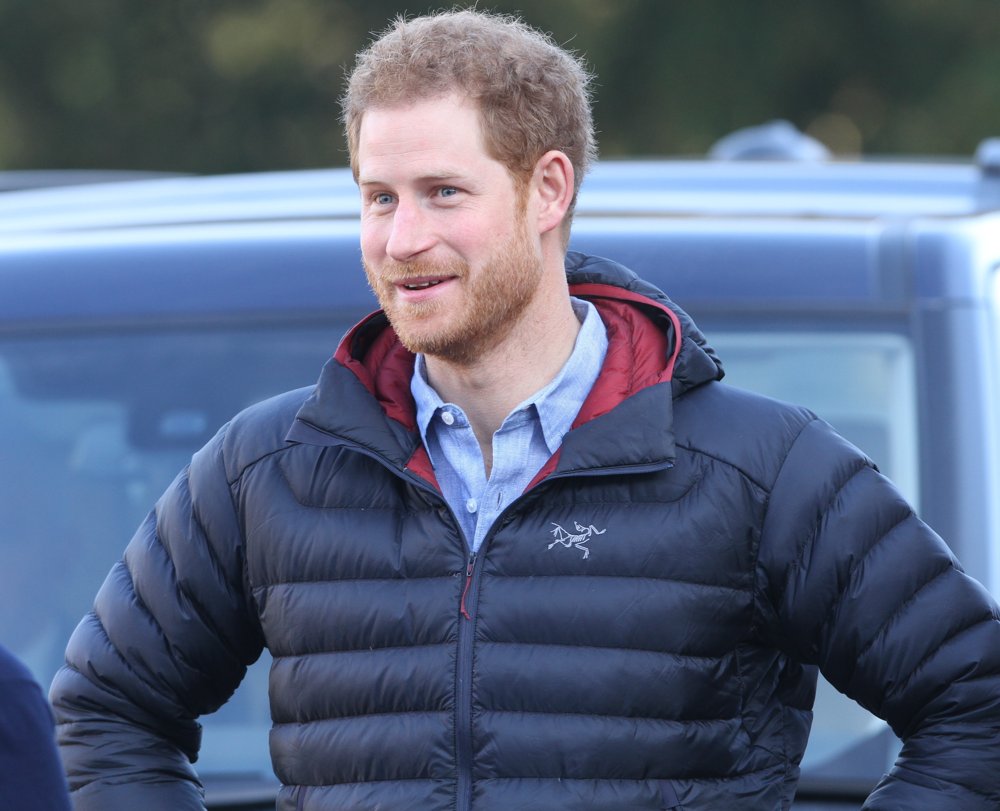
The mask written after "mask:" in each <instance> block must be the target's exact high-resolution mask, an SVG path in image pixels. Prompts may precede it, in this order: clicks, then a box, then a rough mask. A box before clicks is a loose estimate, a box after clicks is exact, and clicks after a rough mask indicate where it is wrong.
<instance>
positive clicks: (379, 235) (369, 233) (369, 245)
mask: <svg viewBox="0 0 1000 811" xmlns="http://www.w3.org/2000/svg"><path fill="white" fill-rule="evenodd" d="M388 235H389V231H388V229H387V227H386V224H385V222H384V220H376V219H374V218H371V219H367V218H365V217H362V218H361V253H362V255H364V256H365V257H366V258H370V259H377V258H378V257H379V256H381V255H382V254H384V253H385V245H386V242H387V241H388V238H389V237H388Z"/></svg>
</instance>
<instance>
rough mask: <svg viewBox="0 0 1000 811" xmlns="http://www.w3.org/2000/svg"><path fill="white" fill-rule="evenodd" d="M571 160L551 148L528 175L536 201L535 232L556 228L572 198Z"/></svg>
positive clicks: (559, 224) (544, 231) (560, 222)
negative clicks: (536, 228) (529, 175)
mask: <svg viewBox="0 0 1000 811" xmlns="http://www.w3.org/2000/svg"><path fill="white" fill-rule="evenodd" d="M573 178H574V173H573V164H572V162H571V161H570V159H569V158H567V157H566V154H565V153H564V152H560V151H559V150H558V149H552V150H549V151H548V152H546V153H545V154H544V155H542V157H540V158H539V159H538V162H537V163H536V164H535V171H534V174H533V175H532V178H531V183H532V191H533V192H534V197H535V200H536V204H537V212H536V218H537V219H536V221H537V224H538V233H540V234H544V233H547V232H549V231H552V230H553V229H555V228H559V227H560V226H561V225H562V222H563V220H564V219H565V217H566V212H567V211H568V210H569V207H570V205H571V204H572V202H573Z"/></svg>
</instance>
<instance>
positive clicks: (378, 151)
mask: <svg viewBox="0 0 1000 811" xmlns="http://www.w3.org/2000/svg"><path fill="white" fill-rule="evenodd" d="M487 161H491V162H494V163H496V161H495V160H494V159H493V158H491V157H490V156H489V154H488V153H487V150H486V145H485V141H484V139H483V131H482V119H481V116H480V114H479V109H478V107H477V106H476V105H475V103H474V102H472V101H471V100H469V99H465V98H461V97H458V96H455V95H448V96H442V97H439V98H431V99H423V100H420V101H416V102H413V103H410V104H404V105H392V106H386V107H374V108H372V109H370V110H367V111H366V112H365V114H364V116H363V117H362V119H361V126H360V128H359V132H358V145H357V165H358V175H359V181H360V182H365V181H366V179H374V178H373V174H374V175H381V174H384V173H386V172H387V171H401V170H405V169H407V168H418V167H419V168H421V169H424V170H432V171H435V172H439V173H440V172H445V171H446V170H447V168H448V167H450V166H454V167H455V168H456V170H460V169H462V168H470V167H471V165H474V164H480V163H483V162H487Z"/></svg>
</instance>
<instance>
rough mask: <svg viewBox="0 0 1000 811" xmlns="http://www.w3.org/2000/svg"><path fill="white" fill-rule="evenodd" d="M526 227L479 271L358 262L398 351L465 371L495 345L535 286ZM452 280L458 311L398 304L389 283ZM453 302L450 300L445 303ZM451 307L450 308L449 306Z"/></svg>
mask: <svg viewBox="0 0 1000 811" xmlns="http://www.w3.org/2000/svg"><path fill="white" fill-rule="evenodd" d="M526 225H527V223H526V221H525V220H524V219H523V218H521V223H520V224H519V227H518V228H517V230H516V231H515V233H514V234H513V235H512V236H511V238H510V239H509V240H507V242H506V243H504V244H502V245H500V246H499V247H498V248H497V250H496V251H495V252H494V254H493V255H492V256H491V257H490V259H489V260H488V261H487V262H486V263H485V264H484V266H483V267H480V268H478V269H476V270H475V271H472V269H471V268H470V267H469V265H468V263H466V262H464V261H461V260H454V261H451V262H430V261H426V260H415V261H413V262H398V261H396V260H394V259H389V258H387V259H386V260H385V261H384V262H383V263H382V265H381V267H380V268H379V269H378V270H374V269H373V268H372V267H371V266H370V265H369V264H368V262H367V261H365V262H364V266H365V273H366V274H367V275H368V284H369V285H370V286H371V288H372V290H373V291H374V292H375V295H376V297H377V298H378V300H379V304H380V305H381V306H382V309H383V310H384V311H385V314H386V316H388V318H389V323H390V324H392V327H393V329H394V330H395V332H396V335H397V336H398V337H399V340H400V341H401V342H402V344H403V346H405V347H406V348H407V349H409V350H410V351H411V352H414V353H423V354H425V355H430V356H432V357H435V358H440V359H442V360H445V361H448V362H450V363H453V364H456V365H459V366H469V365H472V364H473V363H475V361H476V360H477V359H479V358H481V357H482V356H483V354H484V353H485V352H487V351H488V350H490V349H492V348H494V347H496V346H498V345H499V344H501V343H502V342H503V341H504V339H505V338H507V336H508V335H510V333H511V331H512V330H513V329H514V327H515V325H516V324H517V322H518V319H519V318H520V317H521V315H522V314H523V313H524V311H525V310H526V309H527V307H528V305H529V304H530V302H531V300H532V297H533V296H534V294H535V291H536V290H537V289H538V286H539V283H540V282H541V261H540V259H539V257H538V255H537V254H536V253H535V251H534V250H532V246H531V243H530V241H529V239H528V233H527V228H526ZM428 276H431V277H438V276H454V277H456V281H454V282H451V284H458V285H461V296H462V299H461V308H460V309H454V310H453V311H451V312H448V309H449V308H448V306H447V305H446V303H445V302H444V301H441V300H438V299H434V298H432V299H430V300H428V301H422V302H407V301H401V300H400V299H399V297H398V295H397V291H396V288H395V286H394V284H393V283H394V282H395V281H398V280H401V279H406V278H416V277H428ZM448 298H453V297H450V296H449V297H448ZM452 307H454V305H453V304H452Z"/></svg>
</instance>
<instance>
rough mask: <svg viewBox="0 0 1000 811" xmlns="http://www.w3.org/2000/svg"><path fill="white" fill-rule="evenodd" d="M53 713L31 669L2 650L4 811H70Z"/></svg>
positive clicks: (0, 806) (0, 784)
mask: <svg viewBox="0 0 1000 811" xmlns="http://www.w3.org/2000/svg"><path fill="white" fill-rule="evenodd" d="M69 807H70V805H69V795H68V793H67V790H66V778H65V777H64V775H63V770H62V764H61V763H60V761H59V753H58V752H57V751H56V743H55V733H54V729H53V720H52V711H51V709H50V708H49V704H48V702H47V701H46V700H45V695H44V694H43V692H42V688H41V687H40V686H39V684H38V682H36V681H35V679H34V678H33V677H32V675H31V673H30V672H29V671H28V668H27V667H25V666H24V664H22V663H21V661H20V660H19V659H17V658H16V657H15V656H14V655H13V654H12V653H11V652H10V651H9V650H7V649H6V648H5V647H3V646H2V645H0V811H64V809H66V811H68V809H69Z"/></svg>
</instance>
